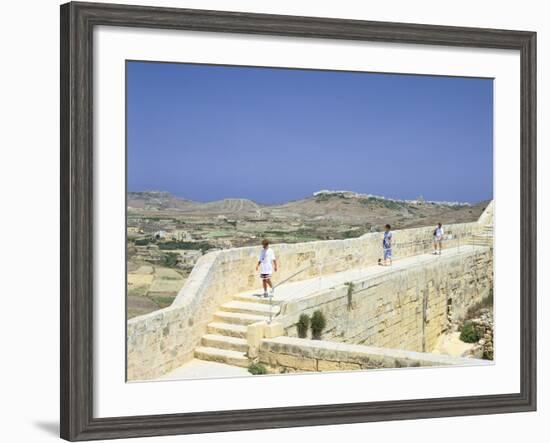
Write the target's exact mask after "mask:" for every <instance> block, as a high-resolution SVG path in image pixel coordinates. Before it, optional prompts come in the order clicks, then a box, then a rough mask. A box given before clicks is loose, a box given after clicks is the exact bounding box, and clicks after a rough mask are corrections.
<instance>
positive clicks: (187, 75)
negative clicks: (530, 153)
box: [127, 62, 493, 203]
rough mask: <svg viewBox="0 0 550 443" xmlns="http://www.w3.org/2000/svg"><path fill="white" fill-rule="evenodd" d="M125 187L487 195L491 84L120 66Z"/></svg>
mask: <svg viewBox="0 0 550 443" xmlns="http://www.w3.org/2000/svg"><path fill="white" fill-rule="evenodd" d="M127 157H128V177H127V180H128V190H129V191H143V190H163V191H169V192H171V193H173V194H175V195H177V196H180V197H184V198H188V199H192V200H197V201H212V200H217V199H222V198H250V199H252V200H255V201H257V202H260V203H279V202H284V201H289V200H297V199H300V198H303V197H305V196H308V195H310V194H311V193H313V192H315V191H318V190H320V189H335V190H351V191H356V192H363V193H370V194H378V195H384V196H387V197H393V198H408V199H409V198H411V199H412V198H416V197H418V196H419V195H422V196H424V198H425V199H429V200H450V201H457V200H458V201H470V202H476V201H480V200H486V199H490V198H492V194H493V82H492V80H490V79H474V78H456V77H437V76H417V75H392V74H373V73H356V72H335V71H317V70H297V69H272V68H254V67H225V66H211V65H192V64H177V63H148V62H127Z"/></svg>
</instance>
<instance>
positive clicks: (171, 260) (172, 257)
mask: <svg viewBox="0 0 550 443" xmlns="http://www.w3.org/2000/svg"><path fill="white" fill-rule="evenodd" d="M178 259H179V254H177V253H175V252H167V253H166V254H164V256H163V257H162V263H163V264H164V266H166V267H168V268H174V267H175V266H176V265H177V264H178Z"/></svg>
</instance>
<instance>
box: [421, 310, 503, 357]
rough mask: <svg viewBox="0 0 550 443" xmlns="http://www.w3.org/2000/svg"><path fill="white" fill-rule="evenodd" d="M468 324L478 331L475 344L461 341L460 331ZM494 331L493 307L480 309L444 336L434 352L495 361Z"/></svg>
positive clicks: (455, 325)
mask: <svg viewBox="0 0 550 443" xmlns="http://www.w3.org/2000/svg"><path fill="white" fill-rule="evenodd" d="M466 323H471V324H472V325H474V328H475V330H476V331H477V335H478V336H479V339H478V340H477V341H476V342H474V343H466V342H464V341H462V340H461V339H460V330H461V329H462V327H463V326H464V325H465V324H466ZM493 330H494V322H493V306H492V305H490V306H486V307H482V308H478V309H476V310H475V312H474V313H469V314H468V316H467V319H466V320H464V321H462V322H460V323H457V324H454V325H453V326H452V327H451V328H450V330H449V332H447V333H445V334H442V335H441V337H440V338H439V341H438V343H437V345H436V346H435V348H434V349H433V351H432V352H434V353H437V354H447V355H452V356H454V357H470V358H482V359H485V360H493V356H494V347H493V346H494V345H493Z"/></svg>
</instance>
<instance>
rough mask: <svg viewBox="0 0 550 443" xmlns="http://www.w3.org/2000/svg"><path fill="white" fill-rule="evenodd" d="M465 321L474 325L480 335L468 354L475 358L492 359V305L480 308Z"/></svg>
mask: <svg viewBox="0 0 550 443" xmlns="http://www.w3.org/2000/svg"><path fill="white" fill-rule="evenodd" d="M467 322H469V323H472V324H473V325H474V327H475V329H476V330H477V332H478V335H479V336H480V337H481V338H480V339H479V340H478V342H477V343H476V344H475V345H474V347H473V348H472V350H471V351H470V355H471V356H472V357H475V358H483V359H485V360H493V357H494V344H493V329H494V322H493V307H492V306H491V307H490V308H482V309H480V310H479V312H478V314H477V315H476V316H475V317H474V318H470V319H469V320H467Z"/></svg>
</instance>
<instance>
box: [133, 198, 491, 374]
mask: <svg viewBox="0 0 550 443" xmlns="http://www.w3.org/2000/svg"><path fill="white" fill-rule="evenodd" d="M490 207H492V204H491V205H490ZM488 209H489V208H488ZM482 217H483V216H482ZM445 228H446V235H447V236H448V238H447V239H446V241H445V243H446V245H447V246H454V245H458V244H464V243H466V242H467V241H468V238H470V237H471V235H472V234H475V233H478V232H481V230H482V224H481V223H478V222H472V223H461V224H455V225H447V226H446V227H445ZM432 232H433V228H432V227H428V228H417V229H405V230H396V231H394V248H393V249H394V250H393V253H394V257H395V258H396V259H397V258H401V257H407V256H411V255H415V254H418V253H421V252H424V251H426V250H429V248H430V247H431V239H432ZM381 243H382V233H369V234H365V235H363V236H362V237H360V238H355V239H348V240H329V241H316V242H308V243H299V244H278V245H274V246H273V249H274V250H275V253H276V255H277V259H278V262H279V272H278V273H277V275H276V276H275V278H274V280H275V282H276V283H277V282H281V281H285V280H287V279H290V280H289V281H296V280H302V279H308V278H311V277H315V276H318V275H325V274H331V273H334V272H339V271H343V270H346V269H352V268H357V267H364V266H370V265H374V264H376V263H377V261H378V259H379V258H380V257H381V255H382V250H381ZM258 255H259V248H253V247H247V248H236V249H228V250H223V251H216V252H212V253H210V254H207V255H205V256H203V257H201V258H200V259H199V260H198V261H197V263H196V265H195V267H194V268H193V271H192V273H191V275H190V276H189V279H188V280H187V282H186V284H185V286H184V287H183V288H182V289H181V291H180V293H179V294H178V296H177V297H176V299H175V301H174V303H173V304H172V305H171V306H170V307H168V308H165V309H161V310H158V311H155V312H152V313H150V314H146V315H143V316H138V317H135V318H132V319H130V320H129V321H128V323H127V350H128V354H127V378H128V379H129V380H144V379H151V378H156V377H158V376H160V375H162V374H164V373H166V372H168V371H170V370H172V369H174V368H176V367H178V366H180V365H181V364H183V363H185V362H186V361H188V360H190V359H191V358H192V357H193V352H194V349H195V347H197V346H198V344H199V342H200V339H201V337H202V335H204V333H205V332H206V327H207V324H208V323H209V322H210V321H211V320H212V317H213V315H214V312H215V311H216V310H217V309H218V307H219V305H221V304H222V303H224V302H225V301H228V300H230V299H231V297H232V296H233V295H234V294H237V293H239V292H244V291H248V290H252V289H254V288H257V287H258V286H259V281H258V276H257V275H256V272H255V265H256V262H257V257H258ZM299 271H302V272H299Z"/></svg>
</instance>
